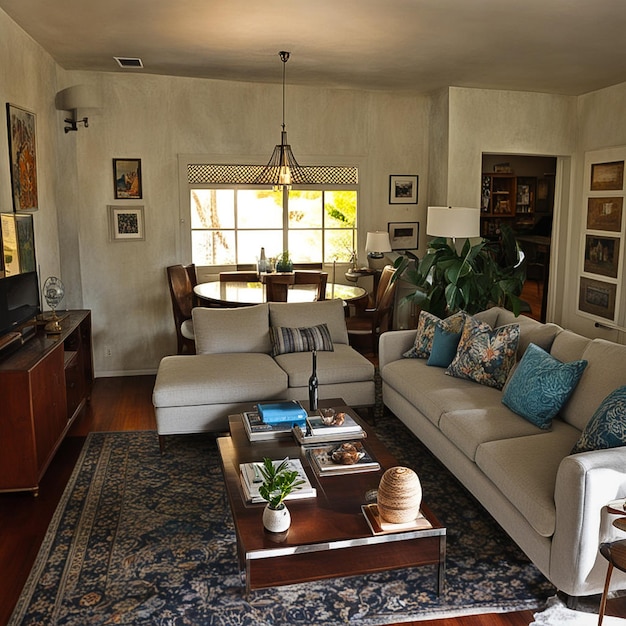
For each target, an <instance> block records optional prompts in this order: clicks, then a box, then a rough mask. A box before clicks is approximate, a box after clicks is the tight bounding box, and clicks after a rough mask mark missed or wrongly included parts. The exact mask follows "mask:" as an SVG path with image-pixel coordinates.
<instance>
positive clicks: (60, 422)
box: [31, 344, 67, 473]
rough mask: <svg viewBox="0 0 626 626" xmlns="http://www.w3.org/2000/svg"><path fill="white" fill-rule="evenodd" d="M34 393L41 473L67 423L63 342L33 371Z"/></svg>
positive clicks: (38, 459) (36, 440) (36, 438)
mask: <svg viewBox="0 0 626 626" xmlns="http://www.w3.org/2000/svg"><path fill="white" fill-rule="evenodd" d="M31 393H32V407H33V409H32V410H33V426H34V431H35V446H36V450H37V467H38V470H39V472H40V473H41V472H42V471H43V469H45V468H46V467H47V465H48V463H49V462H50V459H51V458H52V455H53V453H54V451H55V450H56V447H57V445H58V444H59V442H60V439H61V435H62V434H63V431H64V429H65V427H66V425H67V402H66V396H65V374H64V350H63V344H59V345H58V346H57V347H56V348H55V349H54V350H53V351H52V352H51V353H50V354H49V355H47V356H46V357H45V358H44V359H43V360H42V361H40V362H39V363H38V364H37V366H36V367H35V368H34V369H33V370H32V371H31Z"/></svg>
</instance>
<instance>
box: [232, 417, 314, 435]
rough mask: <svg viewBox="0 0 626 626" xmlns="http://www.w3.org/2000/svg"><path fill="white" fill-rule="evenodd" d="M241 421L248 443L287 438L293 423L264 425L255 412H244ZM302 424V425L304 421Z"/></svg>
mask: <svg viewBox="0 0 626 626" xmlns="http://www.w3.org/2000/svg"><path fill="white" fill-rule="evenodd" d="M242 421H243V427H244V429H245V431H246V435H248V439H249V440H250V441H267V440H270V439H280V438H282V437H289V436H290V435H291V431H292V429H293V427H294V424H293V422H278V423H276V424H266V423H265V422H264V421H263V420H262V419H261V416H260V415H259V413H258V412H257V411H245V412H244V413H243V414H242ZM302 424H304V421H303V422H302Z"/></svg>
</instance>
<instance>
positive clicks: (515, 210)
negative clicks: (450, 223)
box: [481, 154, 557, 322]
mask: <svg viewBox="0 0 626 626" xmlns="http://www.w3.org/2000/svg"><path fill="white" fill-rule="evenodd" d="M556 168H557V158H556V157H546V156H525V155H515V154H483V156H482V172H483V176H482V181H481V185H482V198H483V201H482V202H481V232H482V233H483V234H490V233H491V234H493V236H498V233H499V225H500V224H502V223H506V224H508V225H509V226H510V227H511V228H512V229H513V231H514V233H515V236H516V239H517V241H518V243H519V246H520V248H521V249H522V250H523V252H524V254H525V256H526V272H527V277H526V283H525V284H524V289H523V291H522V295H521V298H522V300H523V301H524V303H525V305H524V309H526V310H523V311H522V313H523V314H524V315H527V316H529V317H532V318H534V319H536V320H539V321H541V322H545V321H546V314H547V299H548V286H549V275H550V249H551V246H552V232H553V228H552V227H553V218H554V190H555V180H556ZM487 183H490V185H491V186H490V187H489V189H487ZM494 190H495V191H494ZM487 192H488V193H487ZM494 193H496V194H498V195H497V197H495V196H494V195H493V194H494ZM489 200H490V202H489Z"/></svg>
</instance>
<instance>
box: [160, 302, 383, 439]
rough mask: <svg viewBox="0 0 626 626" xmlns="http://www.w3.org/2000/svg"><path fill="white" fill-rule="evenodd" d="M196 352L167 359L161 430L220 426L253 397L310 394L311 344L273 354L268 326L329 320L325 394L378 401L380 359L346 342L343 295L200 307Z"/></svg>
mask: <svg viewBox="0 0 626 626" xmlns="http://www.w3.org/2000/svg"><path fill="white" fill-rule="evenodd" d="M192 315H193V326H194V334H195V341H196V354H195V355H176V356H167V357H165V358H163V359H162V361H161V363H160V365H159V369H158V372H157V377H156V382H155V386H154V392H153V404H154V407H155V414H156V422H157V431H158V433H159V436H162V435H170V434H180V433H194V432H202V431H215V432H220V431H224V430H227V429H228V419H227V418H228V415H230V414H233V413H236V412H238V411H240V410H241V409H242V408H244V407H249V406H250V404H251V403H255V402H259V401H263V400H274V399H286V400H307V399H308V381H309V377H310V375H311V367H312V358H311V352H310V351H302V352H287V353H283V354H277V355H275V356H272V352H273V343H272V340H271V337H270V327H273V328H282V329H301V328H311V327H316V326H318V325H322V324H325V325H326V327H327V328H328V332H329V334H330V338H331V343H332V350H331V351H328V350H322V351H319V350H318V352H317V377H318V380H319V397H320V398H343V399H344V400H345V401H346V402H347V403H348V404H349V405H351V406H355V407H365V406H367V407H369V406H373V405H374V366H373V365H372V363H371V362H370V361H369V360H368V359H366V358H365V357H364V356H362V355H361V354H359V353H358V352H356V350H354V349H353V348H351V347H350V345H349V344H348V332H347V329H346V321H345V315H344V307H343V302H342V301H341V300H323V301H319V302H312V303H304V302H303V303H285V302H277V303H273V302H272V303H266V304H259V305H256V306H251V307H241V308H236V309H218V308H195V309H194V310H193V312H192Z"/></svg>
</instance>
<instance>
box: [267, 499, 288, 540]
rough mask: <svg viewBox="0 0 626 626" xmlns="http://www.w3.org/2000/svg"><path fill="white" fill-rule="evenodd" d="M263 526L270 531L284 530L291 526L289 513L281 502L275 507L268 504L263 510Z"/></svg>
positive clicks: (278, 531) (280, 531)
mask: <svg viewBox="0 0 626 626" xmlns="http://www.w3.org/2000/svg"><path fill="white" fill-rule="evenodd" d="M263 526H264V527H265V529H266V530H269V531H270V532H271V533H282V532H285V531H286V530H287V529H288V528H289V526H291V513H289V509H288V508H287V507H286V506H285V504H284V503H282V504H281V505H280V506H279V507H278V508H277V509H272V508H270V505H269V504H268V505H267V506H266V507H265V510H264V511H263Z"/></svg>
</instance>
